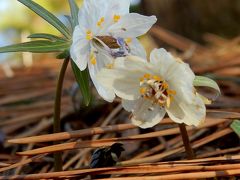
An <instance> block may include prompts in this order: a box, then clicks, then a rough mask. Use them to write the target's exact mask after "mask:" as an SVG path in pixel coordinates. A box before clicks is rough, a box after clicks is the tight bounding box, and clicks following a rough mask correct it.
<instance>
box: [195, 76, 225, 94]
mask: <svg viewBox="0 0 240 180" xmlns="http://www.w3.org/2000/svg"><path fill="white" fill-rule="evenodd" d="M193 85H194V86H204V87H210V88H213V89H214V90H216V91H217V92H218V94H221V90H220V88H219V86H218V84H217V83H216V82H215V81H214V80H212V79H210V78H208V77H204V76H196V77H195V79H194V81H193Z"/></svg>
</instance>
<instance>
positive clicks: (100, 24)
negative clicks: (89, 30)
mask: <svg viewBox="0 0 240 180" xmlns="http://www.w3.org/2000/svg"><path fill="white" fill-rule="evenodd" d="M104 21H105V18H104V17H101V19H100V20H99V21H98V22H97V26H99V27H101V26H102V23H104Z"/></svg>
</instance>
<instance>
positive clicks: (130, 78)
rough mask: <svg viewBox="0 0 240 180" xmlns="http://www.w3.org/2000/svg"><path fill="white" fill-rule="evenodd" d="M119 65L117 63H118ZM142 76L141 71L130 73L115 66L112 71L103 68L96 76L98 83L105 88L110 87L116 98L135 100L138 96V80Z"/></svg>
mask: <svg viewBox="0 0 240 180" xmlns="http://www.w3.org/2000/svg"><path fill="white" fill-rule="evenodd" d="M118 64H119V63H118ZM142 76H143V72H142V71H131V70H128V69H125V68H123V66H120V67H119V66H117V67H116V66H115V64H114V68H113V69H106V68H103V69H102V70H101V71H100V72H99V73H98V75H97V78H98V80H99V82H100V83H101V84H102V85H104V86H106V87H109V88H110V87H112V88H113V89H114V92H115V93H116V94H117V96H119V97H121V98H123V99H128V100H135V99H138V97H139V96H140V93H139V87H140V84H139V78H140V77H142Z"/></svg>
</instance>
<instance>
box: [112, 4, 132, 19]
mask: <svg viewBox="0 0 240 180" xmlns="http://www.w3.org/2000/svg"><path fill="white" fill-rule="evenodd" d="M108 4H109V9H108V10H109V11H111V10H112V11H111V12H112V14H111V15H114V14H116V15H124V14H127V13H129V9H130V0H121V1H119V0H110V1H109V2H108ZM112 17H113V16H112Z"/></svg>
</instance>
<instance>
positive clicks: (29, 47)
mask: <svg viewBox="0 0 240 180" xmlns="http://www.w3.org/2000/svg"><path fill="white" fill-rule="evenodd" d="M69 47H70V43H68V42H63V41H47V40H38V41H31V42H25V43H19V44H14V45H10V46H5V47H0V53H6V52H32V53H48V52H61V51H65V50H66V49H69Z"/></svg>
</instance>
